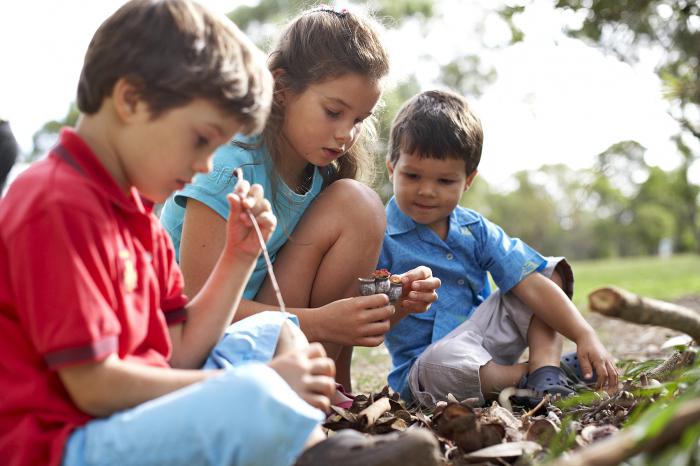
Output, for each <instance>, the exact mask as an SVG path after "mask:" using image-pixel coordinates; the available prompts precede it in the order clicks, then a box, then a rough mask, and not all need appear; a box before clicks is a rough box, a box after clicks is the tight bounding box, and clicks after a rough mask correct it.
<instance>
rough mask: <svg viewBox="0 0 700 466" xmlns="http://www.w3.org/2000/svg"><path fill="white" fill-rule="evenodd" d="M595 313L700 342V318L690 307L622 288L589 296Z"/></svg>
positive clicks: (603, 289) (590, 304)
mask: <svg viewBox="0 0 700 466" xmlns="http://www.w3.org/2000/svg"><path fill="white" fill-rule="evenodd" d="M588 305H589V307H590V308H591V310H592V311H595V312H598V313H600V314H603V315H606V316H608V317H616V318H618V319H622V320H626V321H627V322H633V323H635V324H643V325H658V326H661V327H666V328H670V329H673V330H678V331H680V332H684V333H687V334H688V335H690V336H691V337H692V338H693V339H694V340H695V341H700V316H698V313H697V312H695V311H693V310H692V309H689V308H687V307H683V306H679V305H677V304H671V303H667V302H665V301H659V300H656V299H652V298H645V297H642V296H639V295H636V294H634V293H631V292H629V291H627V290H624V289H622V288H615V287H606V288H599V289H597V290H595V291H593V292H591V293H590V294H589V295H588Z"/></svg>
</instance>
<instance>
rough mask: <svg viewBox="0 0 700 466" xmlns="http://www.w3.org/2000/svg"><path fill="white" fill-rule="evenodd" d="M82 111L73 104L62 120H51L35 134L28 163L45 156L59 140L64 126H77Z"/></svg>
mask: <svg viewBox="0 0 700 466" xmlns="http://www.w3.org/2000/svg"><path fill="white" fill-rule="evenodd" d="M79 116H80V111H79V110H78V107H77V106H76V105H75V102H72V103H71V104H70V106H69V107H68V113H67V114H66V116H65V117H63V118H62V119H60V120H51V121H47V122H46V123H44V125H43V126H42V127H41V128H40V129H39V131H37V132H36V133H34V135H33V136H32V152H31V154H29V159H28V160H27V162H31V161H33V160H36V159H37V158H39V157H41V156H42V155H44V154H45V153H46V152H47V151H48V150H49V149H50V148H51V146H53V145H54V144H55V143H56V141H57V140H58V133H59V131H60V130H61V128H63V127H64V126H75V125H76V123H77V122H78V117H79Z"/></svg>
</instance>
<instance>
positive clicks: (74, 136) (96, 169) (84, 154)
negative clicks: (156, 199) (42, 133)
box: [51, 128, 153, 213]
mask: <svg viewBox="0 0 700 466" xmlns="http://www.w3.org/2000/svg"><path fill="white" fill-rule="evenodd" d="M58 140H59V143H58V145H57V146H56V147H54V148H53V149H52V150H51V152H52V153H53V154H54V155H55V156H57V157H59V158H61V159H62V160H64V161H65V162H66V163H68V164H69V165H70V166H72V167H73V168H74V169H76V170H77V171H78V172H79V173H81V174H82V175H84V176H86V177H87V178H88V179H89V180H90V181H92V184H93V185H94V186H95V187H96V188H97V189H99V190H100V191H101V192H102V193H103V194H104V196H105V198H107V199H109V201H111V202H112V203H113V204H115V205H117V206H118V207H120V208H121V209H123V210H125V211H139V212H142V213H147V212H148V210H149V208H152V206H153V203H152V202H151V201H148V200H145V199H143V200H142V198H141V196H140V195H139V193H138V191H137V190H136V188H134V187H132V188H131V190H130V195H128V196H127V194H126V193H124V191H122V189H121V188H120V187H119V185H118V184H117V182H116V181H115V180H114V178H113V177H112V175H111V174H110V173H109V172H108V171H107V169H106V168H105V167H104V165H102V162H100V161H99V159H98V158H97V156H95V153H94V152H93V151H92V149H91V148H90V146H88V145H87V143H86V142H85V141H84V140H83V139H82V138H81V137H80V136H79V135H78V133H76V132H75V130H74V129H72V128H63V129H62V130H61V133H60V135H59V139H58ZM62 148H63V149H62ZM144 204H145V205H144Z"/></svg>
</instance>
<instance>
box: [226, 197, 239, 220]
mask: <svg viewBox="0 0 700 466" xmlns="http://www.w3.org/2000/svg"><path fill="white" fill-rule="evenodd" d="M226 200H227V201H228V205H229V207H230V210H231V214H230V216H229V217H230V218H236V217H238V215H239V214H240V213H241V198H240V197H239V196H238V195H237V194H234V193H229V194H227V195H226Z"/></svg>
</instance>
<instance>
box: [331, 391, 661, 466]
mask: <svg viewBox="0 0 700 466" xmlns="http://www.w3.org/2000/svg"><path fill="white" fill-rule="evenodd" d="M623 388H624V389H623V390H621V391H620V392H618V393H617V394H615V395H614V396H612V397H610V396H607V395H606V394H604V393H603V394H600V393H597V392H588V395H589V396H587V397H586V398H587V400H586V402H585V404H583V403H573V404H572V403H569V404H571V406H568V407H566V408H561V409H560V408H558V407H557V406H555V405H554V404H552V403H550V402H549V399H547V400H545V402H543V403H542V404H541V406H540V407H538V408H537V409H534V410H532V411H530V412H526V411H522V410H521V411H518V410H517V409H516V410H515V412H511V411H510V410H508V409H506V408H504V407H503V406H501V405H500V404H499V403H498V402H493V404H492V405H491V406H488V407H483V408H480V407H475V406H474V405H475V402H476V400H475V399H468V400H463V401H461V402H459V401H457V400H456V399H455V398H454V397H451V396H450V397H449V401H447V402H439V403H438V404H437V406H436V407H435V409H434V410H432V411H424V410H420V409H417V408H415V407H406V406H405V404H404V403H403V401H401V400H399V395H398V394H397V393H393V392H391V391H390V390H389V388H388V387H384V389H383V390H382V391H380V392H378V393H372V394H369V395H364V394H361V395H358V396H357V397H356V398H355V400H354V403H353V405H352V407H351V408H350V409H348V410H346V409H343V408H339V407H336V406H334V407H333V408H332V409H333V412H332V413H331V415H329V416H328V418H327V420H326V423H325V424H324V427H326V428H327V429H329V430H331V431H337V430H341V429H355V430H358V431H360V432H365V433H369V434H385V433H389V432H393V431H404V430H406V429H414V428H427V429H429V430H430V431H431V432H432V433H433V434H434V435H435V436H436V437H437V439H438V440H439V442H440V445H441V448H442V454H443V460H444V463H445V464H446V465H465V464H482V465H492V464H493V465H502V464H509V463H513V462H517V464H534V463H538V462H540V461H541V460H543V459H544V458H545V457H546V454H547V450H548V448H549V447H550V446H551V444H552V442H553V441H556V439H561V438H571V439H573V442H571V443H573V448H578V447H582V446H586V445H589V444H591V443H594V442H596V441H598V440H600V439H602V438H605V437H608V436H610V435H612V434H614V433H616V432H617V431H618V430H619V428H620V427H621V424H622V422H623V421H624V420H625V419H626V418H627V416H628V415H629V414H630V412H631V411H632V410H633V409H634V407H635V406H636V405H637V404H638V402H639V397H638V396H635V395H633V393H632V392H635V393H638V392H639V391H640V390H642V391H643V388H645V387H642V386H641V385H640V384H639V383H636V384H634V383H632V382H631V381H627V382H625V384H624V387H623ZM650 396H652V395H650ZM647 399H649V398H648V397H647ZM558 404H559V403H558ZM565 417H566V418H567V419H566V420H565V425H564V426H562V420H563V419H564V418H565ZM562 430H564V432H562Z"/></svg>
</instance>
